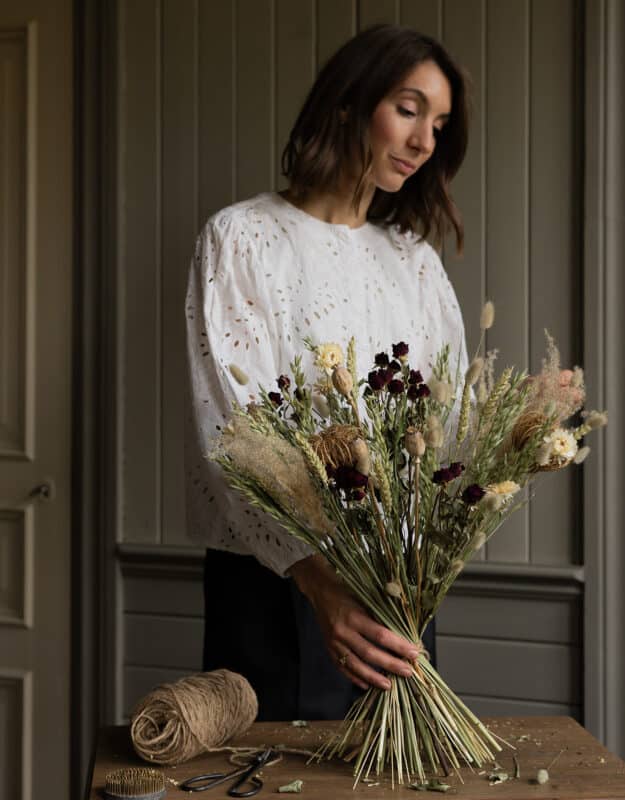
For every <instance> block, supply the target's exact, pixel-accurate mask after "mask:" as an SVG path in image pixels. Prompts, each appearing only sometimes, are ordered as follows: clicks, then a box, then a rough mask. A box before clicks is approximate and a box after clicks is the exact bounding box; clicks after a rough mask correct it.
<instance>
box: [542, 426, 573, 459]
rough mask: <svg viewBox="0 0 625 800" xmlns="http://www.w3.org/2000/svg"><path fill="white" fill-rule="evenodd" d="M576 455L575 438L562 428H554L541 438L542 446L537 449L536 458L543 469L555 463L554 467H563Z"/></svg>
mask: <svg viewBox="0 0 625 800" xmlns="http://www.w3.org/2000/svg"><path fill="white" fill-rule="evenodd" d="M576 453H577V442H576V441H575V436H573V434H572V433H571V432H570V431H567V430H565V429H564V428H556V429H555V431H553V433H550V434H549V435H547V436H545V437H544V438H543V444H542V445H541V446H540V447H539V449H538V453H537V456H536V461H537V463H538V464H539V465H540V466H541V467H544V466H546V465H547V464H550V463H552V462H555V464H556V465H561V466H564V465H565V464H568V462H569V461H571V460H572V459H573V458H574V457H575V454H576Z"/></svg>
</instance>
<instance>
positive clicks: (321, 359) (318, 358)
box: [315, 342, 345, 375]
mask: <svg viewBox="0 0 625 800" xmlns="http://www.w3.org/2000/svg"><path fill="white" fill-rule="evenodd" d="M344 360H345V356H344V355H343V350H342V348H341V345H340V344H336V342H327V343H326V344H320V345H317V347H316V348H315V366H316V367H318V368H319V369H322V370H325V372H326V374H328V375H331V374H332V370H333V369H334V367H338V366H340V365H341V364H342V363H343V362H344Z"/></svg>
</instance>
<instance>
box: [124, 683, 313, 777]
mask: <svg viewBox="0 0 625 800" xmlns="http://www.w3.org/2000/svg"><path fill="white" fill-rule="evenodd" d="M257 714H258V699H257V697H256V693H255V692H254V689H252V687H251V686H250V684H249V682H248V681H247V680H246V679H245V678H244V677H243V676H242V675H239V674H238V673H236V672H230V670H227V669H218V670H215V671H214V672H201V673H198V674H197V675H189V676H188V677H186V678H181V679H180V680H179V681H176V682H175V683H164V684H162V685H161V686H157V687H156V689H154V690H153V691H152V692H150V693H149V694H148V695H147V696H146V697H144V698H143V700H141V701H140V702H139V704H138V705H137V707H136V709H135V710H134V712H133V715H132V718H131V725H130V735H131V738H132V743H133V745H134V748H135V751H136V753H137V755H139V756H140V757H141V758H143V759H145V760H146V761H150V762H152V763H154V764H163V765H166V766H169V765H172V764H182V763H183V762H185V761H189V759H191V758H194V757H195V756H197V755H199V754H200V753H217V752H229V753H231V754H232V756H231V760H232V761H233V762H234V763H240V762H241V758H249V757H252V756H254V755H256V753H258V752H259V748H258V747H232V746H226V745H225V742H227V741H228V740H229V739H231V738H233V737H234V736H239V735H241V734H243V733H245V732H246V731H247V730H248V729H249V728H250V726H251V725H252V723H253V722H254V720H255V719H256V716H257ZM263 749H264V748H263ZM272 749H273V750H276V751H279V752H281V753H299V754H301V755H309V756H310V755H312V753H310V752H309V751H308V750H299V749H295V748H288V747H284V746H282V745H279V746H276V747H273V748H272ZM280 758H281V757H278V758H277V759H274V760H272V761H270V762H268V763H267V766H269V765H270V764H275V763H276V762H277V761H279V760H280Z"/></svg>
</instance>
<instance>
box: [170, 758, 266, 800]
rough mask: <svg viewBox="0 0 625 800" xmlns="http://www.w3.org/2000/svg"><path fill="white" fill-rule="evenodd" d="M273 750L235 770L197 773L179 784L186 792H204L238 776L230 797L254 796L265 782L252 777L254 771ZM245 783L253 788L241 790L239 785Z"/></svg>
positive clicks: (230, 791) (264, 761)
mask: <svg viewBox="0 0 625 800" xmlns="http://www.w3.org/2000/svg"><path fill="white" fill-rule="evenodd" d="M270 755H271V750H266V751H265V752H264V753H262V754H261V755H258V756H256V757H255V758H254V760H253V761H252V762H251V764H248V765H246V766H245V767H241V768H239V769H235V770H234V771H233V772H228V773H226V774H224V773H223V772H212V773H210V774H208V775H196V776H195V777H194V778H188V779H187V780H186V781H183V782H182V783H181V784H179V786H178V788H179V789H182V790H183V791H185V792H203V791H205V790H206V789H212V788H213V787H214V786H219V785H220V784H221V783H225V782H226V781H229V780H231V779H232V778H238V780H235V782H234V783H233V784H232V786H231V787H230V789H228V795H229V796H230V797H253V796H254V795H255V794H258V792H259V791H260V790H261V789H262V787H263V782H262V781H261V780H260V778H256V777H250V776H252V775H253V773H254V772H256V771H257V770H259V769H260V768H261V767H262V766H263V765H264V764H265V763H266V762H267V761H268V759H269V757H270ZM245 783H250V784H251V788H250V789H247V790H243V791H239V787H240V786H243V785H244V784H245Z"/></svg>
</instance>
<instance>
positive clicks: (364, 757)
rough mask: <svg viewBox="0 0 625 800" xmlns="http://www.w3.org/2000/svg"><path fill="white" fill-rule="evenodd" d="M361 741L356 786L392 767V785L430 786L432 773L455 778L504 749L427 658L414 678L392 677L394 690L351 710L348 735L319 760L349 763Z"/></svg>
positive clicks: (374, 693) (373, 692) (372, 694)
mask: <svg viewBox="0 0 625 800" xmlns="http://www.w3.org/2000/svg"><path fill="white" fill-rule="evenodd" d="M358 739H360V741H361V743H360V744H359V746H358V747H357V749H356V751H355V753H356V761H355V765H354V776H355V781H354V786H356V784H357V783H358V781H360V780H361V779H362V778H368V777H369V775H370V774H371V773H372V772H375V773H376V774H380V773H381V772H382V771H383V770H384V769H385V768H386V767H387V766H389V767H390V770H391V781H392V783H393V784H394V783H395V780H397V781H398V782H399V783H405V782H410V781H412V780H414V779H415V778H417V779H418V780H419V781H420V782H422V783H423V782H425V780H426V773H430V774H431V773H434V774H437V773H443V774H445V775H449V774H450V772H451V771H452V769H453V770H458V769H459V768H460V766H461V762H460V759H462V760H463V761H464V763H466V764H468V765H471V766H473V767H480V766H481V765H482V764H483V763H485V762H487V761H492V760H494V756H495V752H497V751H500V750H501V745H500V744H499V743H498V741H497V740H496V738H495V737H494V736H493V734H492V733H491V732H490V731H489V730H488V729H487V728H486V727H485V726H484V725H483V724H482V723H481V722H480V720H479V719H478V718H477V717H476V716H475V715H474V714H473V712H472V711H471V710H470V709H468V708H467V706H465V705H464V703H462V701H461V700H459V698H458V697H457V696H456V695H455V694H454V693H453V692H452V691H451V690H450V689H449V687H448V686H447V685H446V683H445V682H444V681H443V680H442V678H441V677H440V675H439V674H438V673H437V671H436V670H435V669H434V668H433V667H432V665H431V664H430V662H429V660H428V658H427V656H426V655H420V656H419V657H418V659H417V660H416V662H415V664H414V675H413V676H412V677H411V678H402V677H398V676H391V689H390V690H389V691H387V692H382V691H380V690H379V689H369V690H368V691H367V692H366V693H365V694H364V695H363V697H361V698H360V699H359V700H358V701H357V702H356V703H355V704H354V705H353V706H352V708H351V709H350V711H349V713H348V715H347V718H346V720H345V722H344V725H343V728H342V730H341V731H340V732H339V733H338V734H337V735H336V736H335V737H334V738H333V739H331V740H330V741H329V742H326V744H325V745H324V746H323V747H322V748H321V749H320V750H319V752H318V754H317V757H318V758H332V757H334V756H339V757H341V758H347V759H348V760H349V757H350V754H352V753H354V741H356V740H358Z"/></svg>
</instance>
